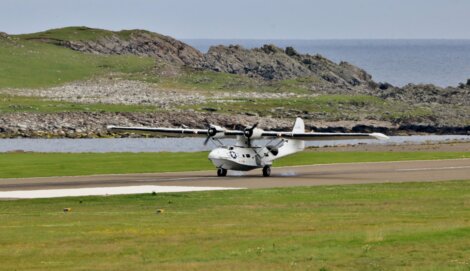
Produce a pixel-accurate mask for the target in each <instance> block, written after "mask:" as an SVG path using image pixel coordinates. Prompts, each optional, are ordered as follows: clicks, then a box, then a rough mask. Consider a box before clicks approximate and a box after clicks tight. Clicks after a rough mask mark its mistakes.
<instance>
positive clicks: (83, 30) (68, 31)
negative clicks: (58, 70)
mask: <svg viewBox="0 0 470 271" xmlns="http://www.w3.org/2000/svg"><path fill="white" fill-rule="evenodd" d="M136 32H145V33H147V34H151V35H154V36H157V37H158V36H160V34H157V33H152V32H149V31H146V30H122V31H110V30H105V29H99V28H90V27H86V26H70V27H63V28H56V29H49V30H47V31H43V32H37V33H31V34H23V35H16V36H15V37H18V38H21V39H24V40H31V39H33V40H34V39H46V40H47V39H51V40H56V41H95V40H98V39H100V38H106V37H109V36H112V35H116V36H118V37H119V38H122V39H125V40H128V39H129V36H130V35H131V34H132V33H136ZM51 42H53V41H51Z"/></svg>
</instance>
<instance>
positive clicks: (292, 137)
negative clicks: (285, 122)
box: [107, 118, 388, 177]
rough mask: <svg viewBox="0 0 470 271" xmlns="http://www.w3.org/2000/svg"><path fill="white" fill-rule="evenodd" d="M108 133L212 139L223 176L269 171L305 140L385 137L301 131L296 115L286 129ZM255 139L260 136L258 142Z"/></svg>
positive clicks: (214, 127)
mask: <svg viewBox="0 0 470 271" xmlns="http://www.w3.org/2000/svg"><path fill="white" fill-rule="evenodd" d="M107 129H108V130H109V131H110V132H112V133H137V134H153V135H160V136H168V137H205V138H206V139H205V141H204V142H203V144H204V145H207V143H208V142H209V141H212V142H213V143H214V145H215V146H216V148H215V149H213V150H212V151H211V152H210V153H209V157H208V158H209V160H210V161H211V162H212V164H214V166H215V167H216V168H217V176H227V172H228V171H229V170H235V171H249V170H253V169H259V168H261V169H262V172H263V176H264V177H269V176H270V175H271V166H272V164H273V162H274V161H275V160H277V159H279V158H282V157H285V156H287V155H291V154H294V153H297V152H300V151H303V150H304V149H305V141H306V140H310V141H315V140H349V139H378V140H387V139H388V137H387V136H386V135H384V134H382V133H320V132H305V124H304V121H303V120H302V119H301V118H297V119H296V121H295V123H294V128H293V129H292V131H290V132H279V131H264V130H263V129H260V128H258V123H256V124H255V125H253V126H252V127H247V128H245V129H244V130H229V129H225V128H223V127H221V126H217V125H210V126H209V128H208V129H189V128H186V127H185V128H166V127H155V128H153V127H120V126H113V125H110V126H107ZM224 138H234V139H236V143H235V145H231V146H226V145H224V144H223V142H222V141H221V139H224ZM256 140H264V141H265V142H267V143H263V145H262V146H259V145H256V143H255V142H256Z"/></svg>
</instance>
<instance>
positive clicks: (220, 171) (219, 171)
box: [217, 168, 227, 177]
mask: <svg viewBox="0 0 470 271" xmlns="http://www.w3.org/2000/svg"><path fill="white" fill-rule="evenodd" d="M217 176H219V177H223V176H227V170H226V169H225V168H218V169H217Z"/></svg>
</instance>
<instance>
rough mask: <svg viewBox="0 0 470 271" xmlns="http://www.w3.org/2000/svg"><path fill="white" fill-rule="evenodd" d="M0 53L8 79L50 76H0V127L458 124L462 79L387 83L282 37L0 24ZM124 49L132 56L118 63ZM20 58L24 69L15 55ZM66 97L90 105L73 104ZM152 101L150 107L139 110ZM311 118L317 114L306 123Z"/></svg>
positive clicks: (96, 129) (21, 131)
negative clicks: (248, 42) (184, 37)
mask: <svg viewBox="0 0 470 271" xmlns="http://www.w3.org/2000/svg"><path fill="white" fill-rule="evenodd" d="M64 48H65V49H64ZM69 49H70V50H69ZM91 54H95V55H91ZM2 55H3V56H6V55H8V56H11V55H14V56H15V57H14V58H11V59H10V60H9V61H5V62H6V63H10V64H9V65H13V64H14V65H16V66H15V67H13V68H12V67H10V68H11V69H9V70H11V71H12V72H11V76H10V77H11V78H17V79H15V80H16V81H15V82H19V81H21V82H23V81H25V80H24V79H25V78H27V77H28V75H30V74H36V75H37V73H34V71H36V70H41V72H44V76H43V75H42V74H41V75H40V76H36V78H28V79H29V80H31V81H34V80H36V81H34V82H29V83H30V84H31V85H35V84H36V85H39V86H43V85H41V84H42V81H43V80H46V79H45V78H48V79H47V80H50V81H51V82H53V83H51V84H44V85H46V87H42V88H40V89H38V87H29V85H26V87H22V86H21V84H20V87H16V84H12V83H11V82H10V86H9V88H8V87H7V88H5V87H3V88H1V86H0V98H3V103H2V100H0V113H3V114H0V137H1V136H4V137H14V136H18V135H20V136H41V135H45V136H63V135H65V134H67V136H71V137H73V136H77V137H81V136H103V135H104V133H106V132H105V130H104V127H105V125H106V124H107V123H113V124H117V125H119V124H122V125H126V124H132V125H157V124H158V125H175V123H185V124H191V125H194V124H195V125H197V126H198V127H204V126H205V124H203V123H201V122H200V120H201V118H204V119H206V120H208V121H215V122H217V123H219V124H221V125H227V126H228V127H230V126H233V125H235V124H236V123H240V120H244V119H246V118H247V117H250V118H251V119H250V121H254V119H260V120H261V121H263V120H266V124H269V123H279V125H277V126H275V127H273V128H276V129H288V127H289V126H290V123H291V118H293V117H295V116H302V117H303V118H304V119H306V120H307V122H309V126H310V127H312V128H314V129H316V130H318V129H320V130H323V131H372V130H377V131H385V132H388V133H401V132H403V131H404V132H406V133H408V132H413V131H414V132H429V133H461V134H462V133H463V134H465V133H470V126H469V124H470V80H469V81H468V82H466V83H462V84H460V85H459V86H456V87H447V88H441V87H437V86H434V85H413V84H410V85H407V86H405V87H396V86H392V85H390V84H388V83H380V82H375V81H373V79H372V77H371V75H369V74H368V73H367V72H366V71H364V70H362V69H361V68H359V67H356V66H354V65H351V64H349V63H347V62H340V63H335V62H333V61H330V60H328V59H326V58H324V57H322V56H320V55H309V54H301V53H298V52H297V51H296V50H295V49H294V48H292V47H287V48H284V49H283V48H278V47H276V46H274V45H264V46H262V47H260V48H254V49H247V48H243V47H242V46H239V45H231V46H221V45H219V46H213V47H211V48H210V49H209V51H208V52H207V53H202V52H200V51H198V50H197V49H195V48H193V47H191V46H189V45H187V44H185V43H183V42H181V41H178V40H176V39H174V38H171V37H169V36H164V35H161V34H157V33H152V32H149V31H145V30H124V31H118V32H114V31H107V30H101V29H92V28H87V27H68V28H61V29H52V30H48V31H45V32H40V33H33V34H26V35H8V34H6V33H0V57H2ZM108 56H113V57H108ZM136 56H138V57H136ZM69 59H70V60H73V61H70V62H67V60H69ZM77 59H79V60H80V61H77ZM108 59H113V60H114V62H112V61H108ZM131 59H132V61H133V63H134V64H135V68H128V67H129V65H130V63H131V62H130V60H131ZM33 60H34V63H35V64H37V65H36V66H34V65H32V63H33ZM46 61H49V63H43V62H46ZM26 62H28V63H29V66H28V67H29V69H25V67H22V66H21V65H22V64H21V63H26ZM39 64H40V65H39ZM113 65H114V66H113ZM34 67H36V68H34ZM91 67H95V70H92V71H89V73H88V74H89V75H88V77H86V75H82V72H83V71H84V70H85V69H86V70H90V68H91ZM21 72H24V74H25V75H24V76H23V75H22V74H21ZM67 73H69V74H68V75H67ZM18 74H20V75H21V76H17V75H18ZM66 75H67V76H66ZM90 75H91V76H90ZM15 76H16V77H15ZM6 77H8V76H6ZM57 78H58V80H56V79H57ZM33 79H34V80H33ZM63 79H64V81H62V80H63ZM65 79H67V80H68V81H66V80H65ZM87 80H90V81H87ZM15 82H13V83H15ZM0 83H2V80H1V78H0ZM40 83H41V84H40ZM12 85H13V88H11V86H12ZM23 86H24V84H23ZM51 86H52V87H51ZM2 95H3V96H2ZM5 95H7V96H5ZM12 97H15V98H12ZM23 97H27V99H23ZM10 101H15V102H14V104H10V103H11V102H10ZM70 103H72V104H70ZM75 104H90V105H94V106H95V108H102V109H99V110H98V109H95V111H93V110H94V109H86V110H85V112H80V111H79V110H77V109H75V108H74V106H75ZM96 105H98V106H96ZM103 105H113V106H112V107H106V106H103ZM152 105H153V106H155V107H156V108H158V110H156V111H157V112H156V113H153V114H150V115H146V114H144V113H142V112H141V111H144V112H147V111H145V110H147V109H145V108H144V107H143V106H152ZM122 106H130V107H128V108H127V109H125V108H124V107H122ZM133 106H135V107H133ZM65 107H66V108H68V109H60V108H65ZM78 107H80V106H78ZM91 108H93V106H91ZM116 108H119V109H116ZM121 109H125V110H131V112H135V113H132V114H131V113H129V114H114V113H115V112H119V113H125V112H128V111H125V110H124V111H120V110H121ZM48 110H49V111H48ZM67 110H69V111H67ZM106 110H107V111H106ZM26 112H29V113H26ZM32 112H34V113H32ZM208 112H212V113H210V114H208ZM5 113H8V114H5ZM57 113H60V114H57ZM173 114H175V115H178V117H175V119H174V120H175V121H173V122H170V123H168V122H166V121H167V120H168V119H169V118H172V117H171V116H172V115H173ZM159 116H161V117H159ZM285 118H287V119H285ZM101 119H102V121H101ZM141 119H145V122H141V121H139V120H141ZM152 119H158V120H159V121H158V122H157V123H154V122H149V121H150V120H152ZM41 120H42V121H41ZM77 121H79V122H80V123H76V122H77ZM321 122H324V123H327V124H325V125H324V126H323V127H318V126H316V124H318V123H321ZM346 122H347V123H346ZM22 123H23V124H22ZM281 123H282V125H281ZM20 124H21V127H20V126H19V125H20ZM69 124H70V125H69ZM356 126H357V127H356ZM51 127H52V128H51ZM54 127H55V128H54ZM73 127H79V128H77V129H78V130H79V132H73ZM69 130H70V131H69ZM36 131H40V133H36ZM71 131H72V132H71ZM2 132H3V134H2Z"/></svg>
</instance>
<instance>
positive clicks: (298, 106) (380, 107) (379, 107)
mask: <svg viewBox="0 0 470 271" xmlns="http://www.w3.org/2000/svg"><path fill="white" fill-rule="evenodd" d="M181 108H182V109H194V110H198V111H204V108H214V109H216V110H217V111H218V112H221V113H230V114H244V113H246V112H249V113H252V114H257V115H259V116H273V117H279V118H283V117H285V116H291V117H295V116H298V115H301V114H303V113H304V112H305V113H309V114H314V115H315V119H321V120H328V121H336V120H361V119H380V120H388V121H392V122H394V121H406V120H417V119H419V118H426V117H429V116H431V115H433V114H434V113H433V112H432V111H431V110H430V109H427V108H423V107H417V106H415V105H409V104H405V103H403V102H397V101H386V100H384V99H381V98H378V97H374V96H369V95H320V96H316V97H308V98H289V99H286V98H282V99H281V98H279V99H246V98H238V99H230V100H229V101H220V100H213V101H210V102H207V103H205V104H198V105H190V106H182V107H181Z"/></svg>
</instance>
